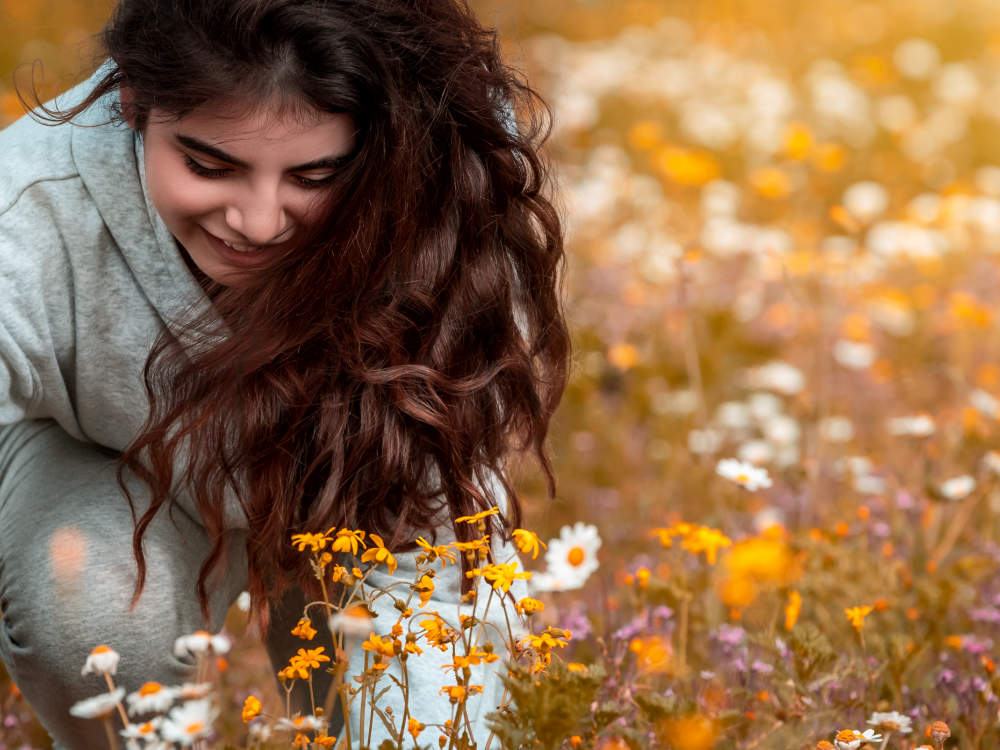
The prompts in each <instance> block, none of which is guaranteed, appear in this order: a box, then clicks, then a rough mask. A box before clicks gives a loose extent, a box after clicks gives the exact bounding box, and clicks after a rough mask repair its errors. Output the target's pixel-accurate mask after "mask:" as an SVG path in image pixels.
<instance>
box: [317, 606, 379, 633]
mask: <svg viewBox="0 0 1000 750" xmlns="http://www.w3.org/2000/svg"><path fill="white" fill-rule="evenodd" d="M327 625H328V626H329V628H330V631H331V632H333V633H343V634H344V635H346V636H348V637H350V638H365V637H367V636H368V634H369V633H371V632H372V618H371V616H370V615H369V614H368V612H367V611H366V610H365V609H364V608H363V607H351V608H350V609H349V610H347V611H344V612H337V614H335V615H331V616H330V619H329V620H327Z"/></svg>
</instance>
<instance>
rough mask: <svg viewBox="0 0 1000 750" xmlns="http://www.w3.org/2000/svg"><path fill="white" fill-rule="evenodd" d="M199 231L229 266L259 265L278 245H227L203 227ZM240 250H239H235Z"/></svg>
mask: <svg viewBox="0 0 1000 750" xmlns="http://www.w3.org/2000/svg"><path fill="white" fill-rule="evenodd" d="M201 231H202V232H204V233H205V237H206V238H207V239H208V242H209V244H210V245H211V246H212V248H213V249H214V250H215V252H216V253H217V254H218V255H220V256H222V257H223V258H225V260H226V261H227V262H229V263H231V264H234V265H239V266H253V265H257V264H259V263H260V262H261V261H262V260H263V259H265V258H266V257H267V256H269V255H271V254H272V253H273V252H274V250H275V249H276V248H277V247H278V245H257V246H252V245H238V244H236V243H233V245H230V244H228V243H227V242H226V241H225V240H223V239H221V238H219V237H216V236H215V235H214V234H212V233H211V232H209V231H208V230H207V229H205V228H204V227H202V228H201ZM237 248H241V249H237ZM242 248H253V249H248V250H246V249H242Z"/></svg>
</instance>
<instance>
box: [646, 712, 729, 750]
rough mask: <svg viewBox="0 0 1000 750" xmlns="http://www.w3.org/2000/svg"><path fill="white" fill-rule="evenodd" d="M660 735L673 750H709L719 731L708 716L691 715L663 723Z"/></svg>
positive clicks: (713, 744)
mask: <svg viewBox="0 0 1000 750" xmlns="http://www.w3.org/2000/svg"><path fill="white" fill-rule="evenodd" d="M658 734H659V735H660V736H661V737H662V738H663V739H664V740H665V741H666V743H667V744H668V745H669V746H670V747H671V748H673V750H709V748H712V747H714V746H715V740H716V738H717V737H718V734H719V729H718V727H717V726H716V724H715V722H714V721H712V719H710V718H709V717H708V716H703V715H702V714H690V715H688V716H682V717H679V718H674V719H667V720H665V721H663V722H662V724H660V727H659V732H658Z"/></svg>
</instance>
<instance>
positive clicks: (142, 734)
mask: <svg viewBox="0 0 1000 750" xmlns="http://www.w3.org/2000/svg"><path fill="white" fill-rule="evenodd" d="M162 723H163V717H162V716H155V717H153V718H152V719H150V720H149V721H145V722H143V723H141V724H139V723H137V722H133V723H131V724H129V725H128V726H127V727H125V728H124V729H122V730H121V731H119V732H118V733H119V734H120V735H121V736H122V737H124V738H125V739H126V740H144V741H145V742H146V743H147V744H146V746H145V750H150V749H151V747H152V745H151V744H149V743H152V742H155V741H156V740H157V739H158V737H157V734H156V733H157V731H158V730H159V728H160V725H161V724H162ZM133 745H134V746H135V747H140V746H139V745H138V743H135V742H134V743H133Z"/></svg>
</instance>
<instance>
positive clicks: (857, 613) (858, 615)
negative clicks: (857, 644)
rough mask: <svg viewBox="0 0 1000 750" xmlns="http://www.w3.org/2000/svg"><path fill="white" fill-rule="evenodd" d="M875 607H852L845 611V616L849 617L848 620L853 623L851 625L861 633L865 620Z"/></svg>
mask: <svg viewBox="0 0 1000 750" xmlns="http://www.w3.org/2000/svg"><path fill="white" fill-rule="evenodd" d="M872 609H873V607H867V606H866V607H851V608H850V609H845V610H844V614H845V615H847V619H848V620H850V621H851V625H853V626H854V629H855V630H857V631H858V632H859V633H860V632H861V628H862V627H864V623H865V618H866V617H867V616H868V615H869V613H870V612H871V611H872Z"/></svg>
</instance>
